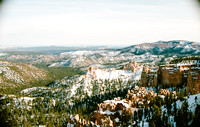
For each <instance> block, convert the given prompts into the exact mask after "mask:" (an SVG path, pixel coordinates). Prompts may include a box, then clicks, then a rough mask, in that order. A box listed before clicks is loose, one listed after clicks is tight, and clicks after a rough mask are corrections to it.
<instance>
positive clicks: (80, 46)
mask: <svg viewBox="0 0 200 127" xmlns="http://www.w3.org/2000/svg"><path fill="white" fill-rule="evenodd" d="M170 41H185V42H196V43H200V42H198V41H188V40H168V41H164V40H158V41H152V42H141V43H136V44H124V45H123V44H122V45H121V44H115V45H113V44H112V45H109V44H108V45H105V44H104V45H98V44H97V45H95V44H85V45H83V44H81V45H78V44H77V45H1V44H0V49H2V48H31V47H66V48H67V47H69V48H70V47H73V48H76V47H78V48H84V47H85V48H88V47H126V46H131V45H139V44H145V43H156V42H170Z"/></svg>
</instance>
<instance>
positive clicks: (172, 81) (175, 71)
mask: <svg viewBox="0 0 200 127" xmlns="http://www.w3.org/2000/svg"><path fill="white" fill-rule="evenodd" d="M184 78H186V79H187V77H183V71H182V70H180V66H177V65H176V64H171V65H164V66H163V65H162V66H160V67H159V70H158V83H159V84H161V85H163V86H167V87H173V86H182V85H186V84H184V82H183V81H184Z"/></svg>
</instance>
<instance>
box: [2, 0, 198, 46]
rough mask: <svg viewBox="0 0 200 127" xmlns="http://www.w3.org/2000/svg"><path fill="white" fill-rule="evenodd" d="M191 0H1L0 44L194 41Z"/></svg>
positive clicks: (194, 17)
mask: <svg viewBox="0 0 200 127" xmlns="http://www.w3.org/2000/svg"><path fill="white" fill-rule="evenodd" d="M198 9H199V8H198V6H197V5H196V3H195V2H194V0H7V2H5V3H4V5H3V8H2V10H1V15H0V46H44V45H59V46H75V45H77V46H80V45H133V44H138V43H142V42H154V41H158V40H166V41H167V40H189V41H197V42H200V22H199V21H200V17H199V16H200V15H199V10H198Z"/></svg>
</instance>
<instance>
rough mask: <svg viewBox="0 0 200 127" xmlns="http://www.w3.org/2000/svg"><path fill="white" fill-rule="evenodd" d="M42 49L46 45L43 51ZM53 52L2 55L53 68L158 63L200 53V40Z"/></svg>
mask: <svg viewBox="0 0 200 127" xmlns="http://www.w3.org/2000/svg"><path fill="white" fill-rule="evenodd" d="M42 49H43V48H41V49H40V50H42ZM61 49H62V48H61ZM35 51H36V50H35ZM41 52H42V51H41ZM50 52H51V53H47V54H37V53H36V54H34V52H33V53H28V52H27V53H26V52H25V53H21V54H20V52H5V53H4V52H2V53H1V54H0V59H3V60H7V61H12V62H24V63H28V64H46V65H48V66H49V67H58V66H68V67H88V66H90V65H96V64H100V65H104V64H109V65H110V64H118V63H123V62H129V61H137V62H155V61H161V60H162V58H165V57H177V56H181V57H185V56H199V55H200V43H198V42H192V41H183V40H174V41H158V42H154V43H142V44H137V45H132V46H129V47H125V48H119V49H116V48H109V49H108V48H98V49H94V48H92V49H73V50H72V49H69V50H67V51H66V50H65V51H64V50H58V49H56V50H52V51H50ZM53 52H54V53H53ZM55 52H56V53H55ZM6 53H7V54H6ZM52 53H53V54H54V55H53V54H52Z"/></svg>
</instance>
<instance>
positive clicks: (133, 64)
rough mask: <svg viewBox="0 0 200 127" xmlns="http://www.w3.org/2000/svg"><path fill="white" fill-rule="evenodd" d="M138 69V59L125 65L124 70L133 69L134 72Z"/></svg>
mask: <svg viewBox="0 0 200 127" xmlns="http://www.w3.org/2000/svg"><path fill="white" fill-rule="evenodd" d="M137 69H138V64H137V62H136V61H132V62H130V63H128V64H126V65H124V70H131V71H132V72H133V73H136V72H137Z"/></svg>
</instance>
